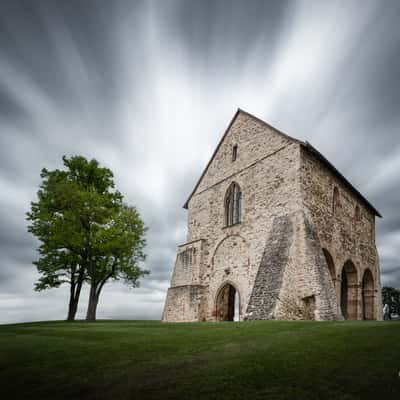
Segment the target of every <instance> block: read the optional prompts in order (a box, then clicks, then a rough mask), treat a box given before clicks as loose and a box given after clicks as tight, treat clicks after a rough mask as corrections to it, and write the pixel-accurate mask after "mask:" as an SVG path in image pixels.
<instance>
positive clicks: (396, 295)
mask: <svg viewBox="0 0 400 400" xmlns="http://www.w3.org/2000/svg"><path fill="white" fill-rule="evenodd" d="M382 303H383V304H384V305H385V304H389V307H390V312H391V313H394V314H397V315H400V290H399V289H395V288H392V287H387V286H385V287H383V288H382Z"/></svg>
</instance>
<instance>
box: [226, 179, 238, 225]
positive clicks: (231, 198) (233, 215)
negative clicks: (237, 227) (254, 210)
mask: <svg viewBox="0 0 400 400" xmlns="http://www.w3.org/2000/svg"><path fill="white" fill-rule="evenodd" d="M241 207H242V192H241V191H240V187H239V185H238V184H237V183H235V182H233V183H232V184H231V185H230V186H229V188H228V190H227V192H226V196H225V225H226V226H230V225H234V224H238V223H239V222H240V218H241Z"/></svg>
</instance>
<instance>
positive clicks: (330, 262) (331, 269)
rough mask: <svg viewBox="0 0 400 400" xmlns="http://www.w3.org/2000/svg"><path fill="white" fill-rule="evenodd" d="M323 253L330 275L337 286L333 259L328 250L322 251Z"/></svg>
mask: <svg viewBox="0 0 400 400" xmlns="http://www.w3.org/2000/svg"><path fill="white" fill-rule="evenodd" d="M322 252H323V253H324V256H325V260H326V263H327V264H328V269H329V274H330V276H331V279H332V281H333V284H335V278H336V277H335V264H334V263H333V258H332V256H331V254H330V253H329V251H328V250H326V249H322Z"/></svg>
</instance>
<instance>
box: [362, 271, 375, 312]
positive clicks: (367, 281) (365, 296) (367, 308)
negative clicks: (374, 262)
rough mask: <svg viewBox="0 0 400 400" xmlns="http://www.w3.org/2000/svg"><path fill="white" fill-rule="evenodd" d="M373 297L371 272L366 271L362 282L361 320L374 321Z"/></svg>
mask: <svg viewBox="0 0 400 400" xmlns="http://www.w3.org/2000/svg"><path fill="white" fill-rule="evenodd" d="M374 297H375V292H374V278H373V276H372V272H371V270H369V269H367V270H366V271H365V272H364V276H363V280H362V306H363V319H375V313H374Z"/></svg>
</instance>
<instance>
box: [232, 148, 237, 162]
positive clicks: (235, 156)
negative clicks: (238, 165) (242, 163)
mask: <svg viewBox="0 0 400 400" xmlns="http://www.w3.org/2000/svg"><path fill="white" fill-rule="evenodd" d="M237 151H238V146H237V144H235V145H234V146H233V147H232V161H236V158H237Z"/></svg>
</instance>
